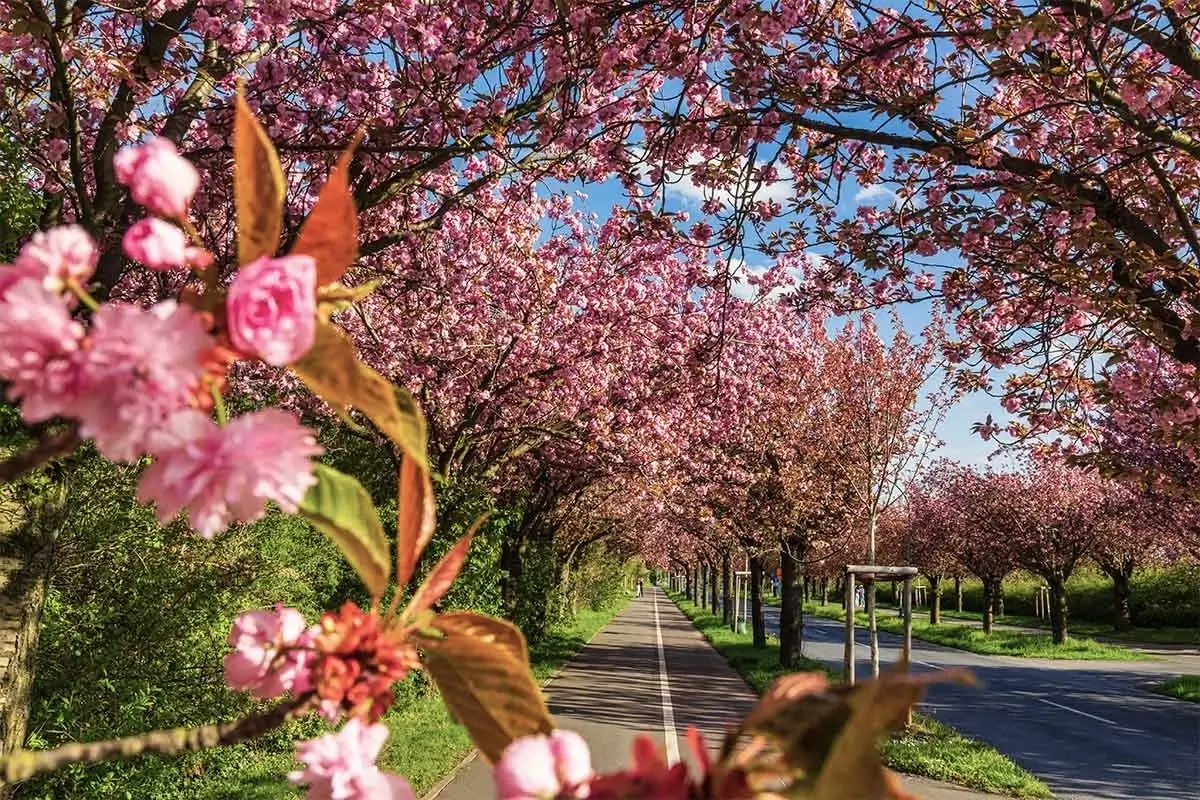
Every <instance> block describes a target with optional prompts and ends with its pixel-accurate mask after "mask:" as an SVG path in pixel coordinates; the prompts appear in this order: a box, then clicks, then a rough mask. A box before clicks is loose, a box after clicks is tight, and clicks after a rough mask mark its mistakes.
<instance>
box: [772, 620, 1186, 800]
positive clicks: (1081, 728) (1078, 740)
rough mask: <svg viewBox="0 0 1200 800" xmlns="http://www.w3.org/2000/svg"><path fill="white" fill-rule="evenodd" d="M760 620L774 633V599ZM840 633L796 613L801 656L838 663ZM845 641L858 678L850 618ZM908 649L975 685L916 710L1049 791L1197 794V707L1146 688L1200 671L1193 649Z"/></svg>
mask: <svg viewBox="0 0 1200 800" xmlns="http://www.w3.org/2000/svg"><path fill="white" fill-rule="evenodd" d="M766 622H767V631H768V633H771V634H777V633H778V630H779V609H778V608H775V607H768V608H767V609H766ZM879 641H880V661H881V663H882V664H890V663H894V662H895V661H896V660H897V659H898V658H899V654H900V646H901V639H900V637H899V636H894V635H891V634H887V633H880V634H879ZM844 642H845V629H844V627H843V625H842V623H840V622H835V621H833V620H827V619H822V618H814V617H805V625H804V653H805V655H807V656H808V657H809V658H813V659H817V660H820V661H823V662H826V663H829V664H831V665H837V666H840V665H841V663H842V654H843V647H844ZM855 649H856V655H857V658H856V662H855V663H856V666H855V672H856V674H857V675H858V676H859V677H860V678H862V677H864V676H870V674H871V672H870V669H871V668H870V650H869V648H868V646H867V632H866V631H865V630H863V629H862V628H858V629H857V630H856V648H855ZM1188 658H1192V659H1195V663H1191V662H1189V661H1187V660H1186V659H1188ZM912 659H913V669H914V671H923V670H931V669H944V668H948V667H969V668H970V669H971V670H972V672H974V674H975V675H976V677H977V678H978V679H979V680H980V681H981V683H982V684H983V685H982V688H968V687H959V686H949V685H947V686H934V687H933V688H932V689H931V691H930V692H929V694H928V696H927V698H926V702H925V703H924V706H923V709H924V710H925V711H926V712H928V713H931V714H932V715H933V716H935V717H937V718H938V719H940V720H942V721H944V722H946V723H948V724H949V725H952V726H953V727H955V728H957V729H958V730H959V731H961V732H962V733H964V734H967V735H969V736H972V737H974V738H976V739H981V740H983V741H986V742H988V743H990V744H991V745H993V746H994V747H996V749H998V750H1000V751H1001V752H1003V753H1005V754H1007V755H1008V756H1010V757H1011V758H1012V759H1013V760H1015V761H1016V762H1017V763H1019V764H1020V765H1021V766H1023V767H1025V768H1026V769H1028V770H1029V771H1030V772H1032V773H1033V774H1035V775H1037V776H1038V777H1039V778H1041V779H1042V780H1043V781H1045V782H1046V784H1047V785H1048V786H1049V787H1050V788H1051V790H1052V791H1053V792H1054V793H1055V795H1056V796H1057V797H1059V798H1060V800H1197V798H1200V706H1198V705H1197V704H1193V703H1185V702H1183V701H1180V700H1174V699H1171V698H1166V697H1161V696H1159V695H1155V694H1151V693H1150V692H1149V691H1147V687H1148V686H1151V685H1153V684H1155V683H1159V682H1161V681H1162V680H1163V678H1164V677H1165V676H1167V675H1171V674H1178V673H1179V672H1180V671H1190V672H1191V673H1197V674H1200V657H1194V656H1175V657H1173V658H1171V659H1170V660H1164V661H1157V662H1156V661H1144V662H1131V661H1055V660H1047V659H1032V658H1015V657H1008V656H984V655H977V654H975V653H968V652H966V651H963V650H955V649H952V648H948V647H940V646H938V645H934V644H929V643H927V642H923V641H921V640H919V639H913V654H912ZM1189 665H1190V666H1191V669H1190V670H1189V669H1188V666H1189Z"/></svg>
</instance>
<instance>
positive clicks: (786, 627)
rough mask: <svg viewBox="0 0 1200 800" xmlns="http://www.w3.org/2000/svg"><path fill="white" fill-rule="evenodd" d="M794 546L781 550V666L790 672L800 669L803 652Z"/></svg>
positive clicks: (798, 560)
mask: <svg viewBox="0 0 1200 800" xmlns="http://www.w3.org/2000/svg"><path fill="white" fill-rule="evenodd" d="M799 544H801V543H800V542H795V541H793V542H791V543H790V546H787V544H785V546H784V547H782V548H780V555H781V556H782V561H783V564H782V572H783V575H782V581H783V586H782V591H781V592H780V595H781V597H780V601H779V664H780V666H782V667H786V668H787V669H795V668H796V667H798V666H799V665H800V659H801V657H802V656H801V653H802V651H803V649H804V609H803V605H802V603H801V601H800V579H801V567H800V559H799V558H798V556H799V553H798V552H796V547H797V546H798V545H799Z"/></svg>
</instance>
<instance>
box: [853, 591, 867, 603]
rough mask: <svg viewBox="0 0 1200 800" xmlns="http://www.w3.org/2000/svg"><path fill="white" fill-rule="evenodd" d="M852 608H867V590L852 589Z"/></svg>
mask: <svg viewBox="0 0 1200 800" xmlns="http://www.w3.org/2000/svg"><path fill="white" fill-rule="evenodd" d="M854 607H855V608H866V607H867V590H866V589H864V588H863V587H862V586H855V587H854Z"/></svg>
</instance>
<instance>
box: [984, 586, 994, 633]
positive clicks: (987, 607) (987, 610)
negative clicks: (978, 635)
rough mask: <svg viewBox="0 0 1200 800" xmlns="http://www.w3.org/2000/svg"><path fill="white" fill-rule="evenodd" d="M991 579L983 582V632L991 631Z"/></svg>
mask: <svg viewBox="0 0 1200 800" xmlns="http://www.w3.org/2000/svg"><path fill="white" fill-rule="evenodd" d="M992 587H993V584H992V581H984V582H983V632H984V633H991V632H992Z"/></svg>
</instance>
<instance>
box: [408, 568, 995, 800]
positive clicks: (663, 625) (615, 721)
mask: <svg viewBox="0 0 1200 800" xmlns="http://www.w3.org/2000/svg"><path fill="white" fill-rule="evenodd" d="M647 588H648V591H647V592H646V596H645V597H641V598H638V599H636V600H633V601H632V602H631V603H630V604H629V606H628V608H626V609H625V610H624V611H623V612H621V614H619V615H618V616H617V617H616V618H615V619H614V620H613V621H612V622H611V623H610V624H609V625H608V626H607V627H605V628H604V630H602V631H601V632H600V633H599V634H597V636H596V637H595V638H594V639H593V640H592V641H591V643H589V644H588V645H587V646H586V647H585V648H584V649H583V650H582V651H581V652H580V654H579V655H578V656H577V657H576V658H575V659H574V660H573V661H572V662H571V663H570V664H568V665H567V666H566V667H565V668H564V669H563V670H562V672H560V673H559V674H558V675H557V676H556V677H555V679H554V680H553V681H552V682H551V683H550V684H549V685H548V687H547V689H546V691H547V696H548V701H549V704H550V711H551V712H552V713H553V714H554V716H555V720H556V723H557V724H558V726H559V727H560V728H566V729H569V730H574V731H577V732H578V733H580V734H581V735H582V736H583V737H584V738H585V739H586V740H587V741H588V744H589V745H590V747H591V751H592V761H593V766H594V767H595V769H596V770H597V771H598V772H609V771H615V770H618V769H623V768H625V767H627V766H628V765H629V763H630V753H631V751H632V747H633V740H634V737H635V736H636V735H637V734H638V733H646V734H649V735H651V736H653V737H654V738H655V740H656V741H657V742H658V743H659V744H660V747H663V748H664V749H665V752H666V754H667V756H668V757H671V756H674V755H675V754H676V753H678V755H679V757H681V758H683V759H684V760H688V761H689V762H690V758H689V757H688V755H687V743H686V741H685V737H686V735H687V729H688V728H689V727H690V726H695V727H697V728H699V729H700V730H701V731H702V732H703V733H704V734H705V738H706V739H707V742H708V744H709V749H710V752H713V753H715V752H716V748H717V747H718V745H719V743H720V739H721V736H722V735H723V733H724V731H725V729H726V727H727V726H728V725H731V724H733V723H734V722H735V721H736V720H737V719H739V718H740V717H741V716H742V715H744V714H745V713H746V712H747V711H748V710H749V709H750V708H751V707H752V706H753V704H754V701H755V695H754V692H753V691H752V690H751V689H750V687H749V686H747V685H746V683H745V682H744V681H743V680H742V678H741V676H739V675H738V674H737V673H736V672H734V671H733V669H732V668H731V667H730V666H729V664H728V662H726V661H725V659H724V658H723V657H722V656H721V655H720V654H719V653H717V652H716V651H715V650H713V649H712V647H711V646H710V645H709V644H708V643H707V642H706V641H705V640H704V638H703V636H701V634H700V633H699V632H698V631H697V630H696V629H695V627H693V625H692V624H691V622H690V621H689V620H688V618H687V617H685V616H684V615H683V613H682V612H680V611H679V609H677V608H676V607H675V604H674V603H672V602H671V601H670V600H669V599H668V598H667V597H666V595H665V594H663V593H662V591H661V590H660V589H659V588H658V587H647ZM660 635H661V651H660V646H659V636H660ZM672 748H674V751H673V749H672ZM906 784H907V785H908V787H909V789H910V791H912V792H914V793H916V794H917V795H918V796H919V797H922V798H924V799H925V800H984V799H985V798H989V797H991V796H990V795H983V794H979V793H976V792H968V791H965V790H960V789H957V788H955V787H950V786H947V785H945V784H940V783H935V782H933V781H926V780H922V779H907V778H906ZM434 797H436V798H438V800H486V799H487V798H491V797H495V790H494V788H493V786H492V779H491V772H490V769H489V768H488V766H487V765H486V764H485V763H484V762H483V759H481V758H474V759H472V760H470V761H469V762H467V763H465V764H464V765H463V766H462V767H461V768H460V769H459V770H458V771H457V772H456V773H454V774H452V775H451V776H450V777H449V778H448V780H447V781H446V782H445V783H444V784H443V785H441V786H439V787H436V788H435V789H434V790H433V791H431V792H430V793H429V794H428V795H426V798H425V800H432V798H434ZM847 800H855V799H854V798H847Z"/></svg>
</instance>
